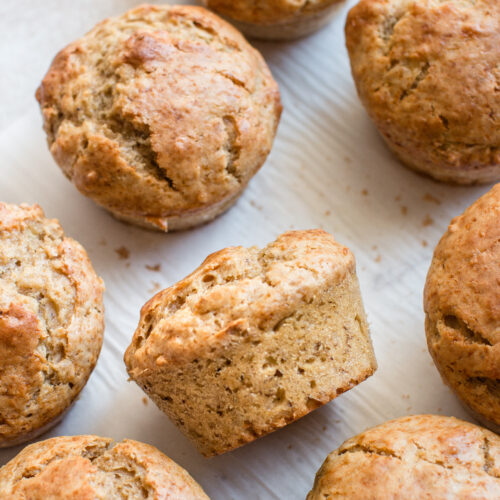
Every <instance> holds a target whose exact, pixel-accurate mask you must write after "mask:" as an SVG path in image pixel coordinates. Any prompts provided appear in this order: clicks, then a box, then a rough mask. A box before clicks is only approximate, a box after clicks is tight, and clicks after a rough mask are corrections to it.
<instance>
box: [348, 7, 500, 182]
mask: <svg viewBox="0 0 500 500" xmlns="http://www.w3.org/2000/svg"><path fill="white" fill-rule="evenodd" d="M346 42H347V48H348V50H349V56H350V59H351V68H352V73H353V77H354V81H355V82H356V86H357V89H358V93H359V96H360V98H361V101H362V102H363V104H364V106H365V108H366V109H367V111H368V113H369V114H370V116H371V118H372V119H373V121H374V122H375V125H376V126H377V128H378V129H379V131H380V133H381V134H382V136H383V138H384V139H385V141H386V142H387V143H388V145H389V147H390V148H391V149H392V150H393V151H394V152H395V153H396V155H397V156H398V157H399V158H400V159H401V160H402V161H403V162H404V163H405V164H406V165H408V166H409V167H411V168H414V169H416V170H418V171H420V172H423V173H425V174H427V175H430V176H432V177H434V178H436V179H438V180H441V181H447V182H456V183H461V184H471V183H477V182H492V181H495V180H498V179H500V149H499V147H500V128H499V126H498V117H500V101H499V99H498V91H499V89H500V70H499V67H500V55H499V53H498V51H497V50H496V47H497V46H498V44H499V43H500V4H499V3H498V2H497V1H496V0H478V1H475V2H469V1H463V0H446V1H443V0H425V1H415V0H361V2H360V3H359V4H358V5H356V6H355V7H354V8H353V9H352V10H351V11H350V13H349V15H348V18H347V24H346Z"/></svg>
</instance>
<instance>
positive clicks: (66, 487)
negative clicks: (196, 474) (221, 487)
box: [0, 436, 208, 500]
mask: <svg viewBox="0 0 500 500" xmlns="http://www.w3.org/2000/svg"><path fill="white" fill-rule="evenodd" d="M0 496H1V497H2V498H3V499H4V500H14V499H16V500H28V499H29V500H46V499H48V498H57V499H58V500H73V499H74V500H97V499H99V500H105V499H110V498H127V499H129V500H136V499H137V500H139V499H141V500H142V499H168V498H175V499H179V500H208V497H207V496H206V495H205V493H204V492H203V490H202V489H201V488H200V486H199V485H198V484H197V483H196V482H195V481H194V480H193V478H192V477H191V476H190V475H189V474H188V473H187V472H186V471H185V470H184V469H183V468H182V467H180V466H179V465H177V464H176V463H175V462H173V461H172V460H170V459H169V458H168V457H166V456H165V455H164V454H163V453H161V452H160V451H159V450H157V449H156V448H154V447H153V446H149V445H147V444H143V443H138V442H137V441H132V440H129V439H126V440H124V441H122V442H120V443H114V442H113V440H111V439H108V438H101V437H98V436H72V437H57V438H53V439H48V440H46V441H42V442H39V443H35V444H32V445H30V446H27V447H26V448H25V449H24V450H23V451H21V453H19V455H17V456H16V457H15V458H13V459H12V460H11V461H10V462H9V463H7V465H5V466H4V467H2V468H1V469H0Z"/></svg>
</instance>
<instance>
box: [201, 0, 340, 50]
mask: <svg viewBox="0 0 500 500" xmlns="http://www.w3.org/2000/svg"><path fill="white" fill-rule="evenodd" d="M203 1H204V3H205V5H206V6H207V7H209V8H210V9H212V10H214V11H215V12H217V13H218V14H220V15H221V16H223V17H225V18H227V19H229V20H230V21H231V22H232V23H233V24H234V25H235V26H236V27H237V28H238V29H240V30H241V31H243V33H245V34H246V35H248V36H250V37H252V38H261V39H270V40H289V39H293V38H298V37H301V36H305V35H309V34H310V33H312V32H313V31H316V30H318V29H320V28H321V27H322V26H324V25H326V24H327V23H328V22H329V21H330V18H331V17H332V15H333V14H334V12H335V11H336V7H337V6H338V5H339V4H340V3H341V2H342V0H263V1H262V0H203Z"/></svg>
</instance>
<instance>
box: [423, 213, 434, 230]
mask: <svg viewBox="0 0 500 500" xmlns="http://www.w3.org/2000/svg"><path fill="white" fill-rule="evenodd" d="M432 224H434V219H433V218H432V217H431V216H430V215H429V214H427V215H426V216H425V217H424V219H423V220H422V226H424V227H427V226H432Z"/></svg>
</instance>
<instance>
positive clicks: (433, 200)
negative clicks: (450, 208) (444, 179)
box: [422, 193, 441, 205]
mask: <svg viewBox="0 0 500 500" xmlns="http://www.w3.org/2000/svg"><path fill="white" fill-rule="evenodd" d="M422 199H423V200H424V201H428V202H429V203H435V204H436V205H441V200H439V199H437V198H436V197H435V196H432V194H430V193H425V194H424V196H423V197H422Z"/></svg>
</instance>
